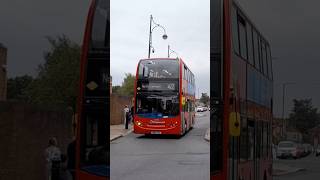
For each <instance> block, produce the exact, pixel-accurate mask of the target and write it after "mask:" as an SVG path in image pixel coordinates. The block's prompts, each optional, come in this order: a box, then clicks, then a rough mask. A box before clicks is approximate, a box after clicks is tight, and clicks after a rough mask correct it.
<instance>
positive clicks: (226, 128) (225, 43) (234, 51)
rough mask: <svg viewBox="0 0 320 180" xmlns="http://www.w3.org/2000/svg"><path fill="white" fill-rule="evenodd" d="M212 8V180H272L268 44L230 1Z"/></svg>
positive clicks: (213, 3) (217, 0)
mask: <svg viewBox="0 0 320 180" xmlns="http://www.w3.org/2000/svg"><path fill="white" fill-rule="evenodd" d="M210 6H211V7H210V11H211V18H210V21H211V22H210V25H211V26H210V27H211V33H210V34H211V35H210V38H211V40H210V41H211V43H210V44H211V52H210V53H211V55H210V67H211V68H210V81H211V83H210V95H211V98H210V106H211V114H210V126H211V127H210V128H211V131H210V132H211V135H210V136H211V142H210V153H211V155H210V158H211V166H210V167H211V170H210V171H211V179H214V180H239V179H241V180H270V179H272V153H271V152H272V151H271V142H272V141H271V138H272V118H273V112H272V106H273V105H272V103H273V72H272V59H271V50H270V45H269V43H268V41H267V40H266V39H265V38H264V36H263V35H262V34H261V33H260V32H259V31H258V30H257V28H256V27H255V25H254V24H253V23H252V22H251V21H250V19H249V18H248V16H246V15H245V13H244V11H243V10H242V9H241V8H240V7H239V5H238V4H237V3H235V2H234V1H233V0H215V1H211V2H210Z"/></svg>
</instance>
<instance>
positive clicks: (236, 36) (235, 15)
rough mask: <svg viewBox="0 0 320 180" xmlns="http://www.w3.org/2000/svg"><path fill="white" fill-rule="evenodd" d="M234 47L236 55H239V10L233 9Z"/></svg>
mask: <svg viewBox="0 0 320 180" xmlns="http://www.w3.org/2000/svg"><path fill="white" fill-rule="evenodd" d="M231 13H232V22H231V23H232V45H233V50H234V52H235V53H236V54H240V53H239V36H238V23H237V21H238V20H237V9H236V8H235V7H232V12H231Z"/></svg>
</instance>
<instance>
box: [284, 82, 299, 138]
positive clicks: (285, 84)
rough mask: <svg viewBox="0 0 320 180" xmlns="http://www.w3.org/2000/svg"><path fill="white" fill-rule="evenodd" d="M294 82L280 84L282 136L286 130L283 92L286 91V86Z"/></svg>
mask: <svg viewBox="0 0 320 180" xmlns="http://www.w3.org/2000/svg"><path fill="white" fill-rule="evenodd" d="M292 84H296V83H293V82H286V83H283V84H282V136H284V132H285V131H286V125H287V122H286V120H285V118H284V103H285V93H286V86H287V85H292Z"/></svg>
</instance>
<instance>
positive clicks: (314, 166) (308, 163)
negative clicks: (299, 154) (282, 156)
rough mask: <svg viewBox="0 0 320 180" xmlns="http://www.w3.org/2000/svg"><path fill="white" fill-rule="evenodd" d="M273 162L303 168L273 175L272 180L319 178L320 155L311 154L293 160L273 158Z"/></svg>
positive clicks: (311, 179)
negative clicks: (285, 173) (280, 174)
mask: <svg viewBox="0 0 320 180" xmlns="http://www.w3.org/2000/svg"><path fill="white" fill-rule="evenodd" d="M273 163H278V164H281V165H286V166H290V167H292V168H302V169H304V170H301V171H298V172H294V173H290V174H287V175H282V176H274V177H273V180H309V179H310V180H313V179H320V156H319V157H315V156H314V155H313V154H311V155H309V156H307V157H304V158H301V159H297V160H293V159H288V160H275V161H274V162H273Z"/></svg>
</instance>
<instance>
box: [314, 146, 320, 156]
mask: <svg viewBox="0 0 320 180" xmlns="http://www.w3.org/2000/svg"><path fill="white" fill-rule="evenodd" d="M314 152H315V154H316V156H319V155H320V146H318V147H316V148H315V150H314Z"/></svg>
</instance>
